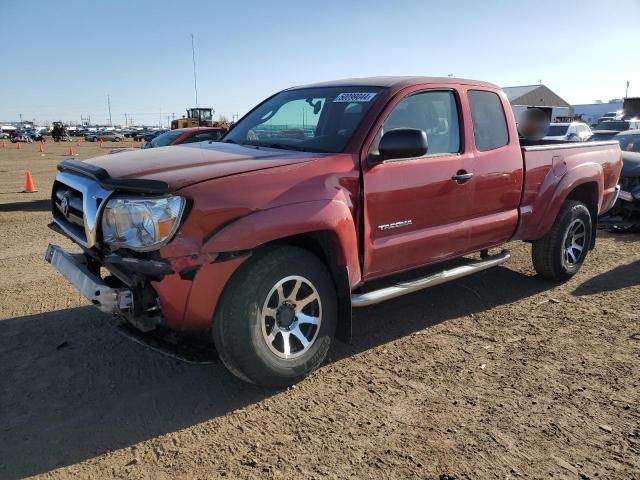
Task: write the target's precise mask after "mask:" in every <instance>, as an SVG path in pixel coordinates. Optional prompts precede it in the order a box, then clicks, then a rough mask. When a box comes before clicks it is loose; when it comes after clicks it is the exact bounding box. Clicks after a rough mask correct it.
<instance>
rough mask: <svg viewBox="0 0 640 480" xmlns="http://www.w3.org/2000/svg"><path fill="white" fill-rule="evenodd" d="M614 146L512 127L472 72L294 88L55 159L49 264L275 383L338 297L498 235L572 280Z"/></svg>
mask: <svg viewBox="0 0 640 480" xmlns="http://www.w3.org/2000/svg"><path fill="white" fill-rule="evenodd" d="M292 132H294V133H295V134H294V133H292ZM620 157H621V153H620V149H619V147H618V144H617V143H616V142H592V143H560V142H549V141H546V142H545V141H536V140H525V139H522V138H519V135H518V130H517V126H516V123H515V121H514V116H513V113H512V111H511V108H510V106H509V102H508V100H507V98H506V96H505V95H504V93H502V91H501V90H500V89H499V88H498V87H496V86H495V85H492V84H489V83H483V82H477V81H470V80H459V79H449V78H448V79H443V78H425V77H379V78H365V79H353V80H344V81H335V82H328V83H319V84H314V85H308V86H303V87H296V88H291V89H288V90H284V91H282V92H280V93H277V94H275V95H273V96H272V97H270V98H268V99H267V100H265V101H264V102H262V103H260V104H259V105H258V106H257V107H255V108H254V109H253V110H251V111H250V112H249V113H248V114H247V115H246V116H244V117H243V118H242V119H241V120H240V121H239V122H238V123H237V124H235V125H234V126H233V127H232V129H231V130H230V131H229V132H228V133H227V134H226V135H225V137H224V138H223V139H222V141H221V142H219V143H211V144H196V145H195V146H173V147H166V148H163V149H150V150H146V151H145V150H143V151H135V152H124V153H122V154H119V155H115V156H104V157H99V158H95V159H92V160H88V161H85V162H78V161H74V160H64V161H62V162H61V163H60V164H59V167H58V169H59V173H58V175H57V177H56V180H55V182H54V184H53V189H52V197H51V198H52V211H53V222H52V223H51V227H52V228H53V229H54V230H57V231H58V232H60V233H62V234H64V235H66V236H68V237H69V238H71V239H72V240H74V241H75V242H76V243H77V244H78V245H79V246H80V247H81V248H82V251H83V253H81V254H70V253H67V252H65V251H64V250H63V249H61V248H60V247H58V246H56V245H50V246H49V248H48V250H47V254H46V259H47V260H48V261H49V262H50V263H51V264H52V265H53V266H54V267H55V268H57V269H58V270H59V271H60V272H61V273H62V275H64V276H65V277H66V278H67V279H68V280H69V281H71V282H72V283H73V284H74V285H75V286H76V287H77V288H78V289H79V290H80V292H81V293H82V294H83V295H84V296H86V297H87V298H88V299H89V300H90V301H91V302H92V303H93V304H95V305H96V306H97V307H98V308H99V309H100V310H102V311H105V312H109V313H113V314H116V315H117V316H119V317H122V318H124V319H126V320H127V321H128V322H130V323H131V324H133V325H135V326H136V327H137V328H139V329H140V330H143V331H148V330H152V329H169V330H179V331H190V332H201V333H202V334H203V335H204V336H208V338H210V339H212V341H213V344H214V345H215V348H216V350H217V352H218V354H219V356H220V358H221V359H222V361H223V362H224V363H225V365H226V366H227V367H228V368H229V369H230V370H231V371H232V372H233V373H234V374H235V375H237V376H238V377H240V378H242V379H244V380H247V381H250V382H254V383H256V384H260V385H264V386H269V387H281V386H284V385H288V384H291V383H293V382H296V381H298V380H300V379H301V378H303V377H304V376H305V375H307V374H308V373H309V372H310V371H312V370H313V369H315V368H317V367H318V366H319V365H320V364H321V363H322V361H323V359H324V358H325V356H326V354H327V351H328V349H329V345H330V343H331V341H332V338H333V337H338V338H340V339H344V340H348V339H349V338H350V332H351V311H352V307H361V306H366V305H371V304H375V303H378V302H381V301H384V300H387V299H391V298H395V297H398V296H401V295H404V294H407V293H411V292H415V291H417V290H420V289H423V288H427V287H430V286H432V285H436V284H440V283H443V282H446V281H450V280H453V279H456V278H460V277H462V276H465V275H469V274H471V273H474V272H478V271H481V270H484V269H486V268H489V267H492V266H495V265H498V264H501V263H503V262H505V261H507V260H508V259H509V252H508V251H506V250H503V251H501V252H496V253H494V254H491V253H490V252H489V249H491V248H494V247H498V246H500V245H502V244H504V243H505V242H509V241H513V240H523V241H526V242H531V243H532V258H533V264H534V266H535V269H536V271H537V272H538V273H539V274H540V276H542V277H544V278H548V279H552V280H556V281H563V280H566V279H568V278H570V277H571V276H572V275H573V274H575V273H576V271H577V270H578V269H579V268H580V266H581V265H582V263H583V262H584V260H585V257H586V255H587V252H588V250H589V249H591V248H593V247H594V244H595V229H596V221H597V217H598V215H600V214H602V213H603V212H605V211H607V210H608V209H609V208H611V206H612V205H613V203H614V202H615V200H616V196H617V192H618V188H617V182H618V177H619V174H620V170H621V167H622V162H621V158H620ZM476 252H479V253H480V256H479V258H477V257H475V258H471V259H469V258H466V259H461V261H460V262H457V264H456V266H454V267H452V268H444V267H443V266H442V264H443V263H444V262H447V261H449V260H452V259H460V257H463V256H467V255H469V254H473V253H476ZM449 263H450V262H449ZM426 266H431V267H432V268H431V271H430V272H429V274H428V275H425V274H424V273H423V274H422V275H421V276H420V278H416V279H415V280H413V281H402V282H400V283H398V282H397V280H395V279H394V278H395V277H394V275H395V274H399V273H404V277H406V276H407V273H406V272H408V271H412V270H416V269H418V268H420V271H421V272H422V271H423V270H424V269H422V267H426ZM105 271H106V272H108V274H104V273H101V272H105ZM373 280H376V282H375V285H376V287H375V289H372V287H371V285H372V283H371V282H372V281H373ZM212 348H213V347H212Z"/></svg>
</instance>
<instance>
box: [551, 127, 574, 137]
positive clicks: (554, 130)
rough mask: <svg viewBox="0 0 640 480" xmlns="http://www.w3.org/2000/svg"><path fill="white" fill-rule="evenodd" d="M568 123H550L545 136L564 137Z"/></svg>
mask: <svg viewBox="0 0 640 480" xmlns="http://www.w3.org/2000/svg"><path fill="white" fill-rule="evenodd" d="M568 129H569V125H551V126H550V127H549V132H548V133H547V136H549V137H564V136H565V135H566V134H567V130H568Z"/></svg>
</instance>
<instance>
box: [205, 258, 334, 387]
mask: <svg viewBox="0 0 640 480" xmlns="http://www.w3.org/2000/svg"><path fill="white" fill-rule="evenodd" d="M231 282H232V283H231V284H230V285H229V287H228V289H227V290H226V291H225V292H224V295H223V297H222V299H221V302H220V304H219V307H218V308H217V310H216V315H215V319H214V324H213V339H214V342H215V345H216V349H217V351H218V354H219V355H220V358H221V360H222V361H223V363H224V364H225V365H226V366H227V368H228V369H229V370H230V371H231V372H232V373H233V374H235V375H236V376H237V377H239V378H241V379H243V380H245V381H249V382H252V383H255V384H258V385H261V386H265V387H275V388H280V387H285V386H288V385H291V384H293V383H296V382H298V381H300V380H301V379H302V378H304V377H305V376H306V375H308V374H309V373H310V372H311V371H313V370H315V369H316V368H318V367H319V366H320V365H321V363H322V361H323V360H324V359H325V357H326V355H327V351H328V350H329V346H330V344H331V339H332V337H333V336H334V333H335V329H336V318H337V304H336V292H335V287H334V285H333V281H332V279H331V276H330V275H329V272H328V271H327V268H326V267H325V265H324V264H323V263H322V262H321V261H320V260H319V259H318V258H317V257H315V256H314V255H312V254H311V253H309V252H307V251H306V250H303V249H300V248H296V247H279V248H277V249H274V250H271V251H268V252H266V253H263V254H262V255H260V256H258V257H257V258H255V259H251V260H249V261H248V263H245V264H244V265H242V267H241V268H240V270H239V271H238V273H237V275H236V276H234V278H233V279H232V280H231Z"/></svg>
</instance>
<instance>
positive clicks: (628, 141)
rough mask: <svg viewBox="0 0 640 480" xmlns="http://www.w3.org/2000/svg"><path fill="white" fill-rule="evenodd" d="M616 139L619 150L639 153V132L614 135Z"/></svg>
mask: <svg viewBox="0 0 640 480" xmlns="http://www.w3.org/2000/svg"><path fill="white" fill-rule="evenodd" d="M615 138H616V140H618V142H619V143H620V150H622V151H623V152H636V153H640V133H639V134H637V135H620V134H618V135H616V137H615Z"/></svg>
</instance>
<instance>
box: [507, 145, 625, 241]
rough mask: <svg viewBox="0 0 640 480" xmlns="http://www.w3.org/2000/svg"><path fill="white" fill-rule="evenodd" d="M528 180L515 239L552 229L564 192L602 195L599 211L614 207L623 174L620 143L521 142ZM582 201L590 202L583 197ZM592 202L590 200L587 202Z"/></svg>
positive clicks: (602, 211) (593, 197)
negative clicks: (621, 171)
mask: <svg viewBox="0 0 640 480" xmlns="http://www.w3.org/2000/svg"><path fill="white" fill-rule="evenodd" d="M521 152H522V159H523V162H524V170H525V177H524V184H523V190H522V201H521V207H520V217H521V219H520V227H519V229H518V232H517V233H516V237H515V238H516V239H520V240H527V241H530V240H537V239H538V238H541V237H542V236H543V235H544V233H545V232H547V231H548V229H549V227H550V225H551V223H552V222H553V220H554V219H555V218H556V215H557V212H558V211H559V209H560V207H561V205H562V203H564V201H565V200H566V194H567V193H569V192H572V191H574V189H576V188H577V187H580V191H579V192H578V193H576V194H574V195H583V196H586V197H589V198H592V199H598V198H600V199H601V200H600V202H596V203H597V205H598V209H597V210H598V211H597V212H595V211H594V212H593V213H594V214H596V215H600V214H602V213H604V211H606V210H608V209H609V208H611V206H612V204H613V202H612V200H614V197H615V195H616V186H617V182H618V177H619V175H620V168H621V162H620V156H621V152H620V146H619V144H618V142H617V141H613V140H612V141H602V142H583V143H576V142H563V141H558V140H540V141H535V142H532V141H521ZM582 200H587V198H583V199H582ZM587 203H588V202H587Z"/></svg>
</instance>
